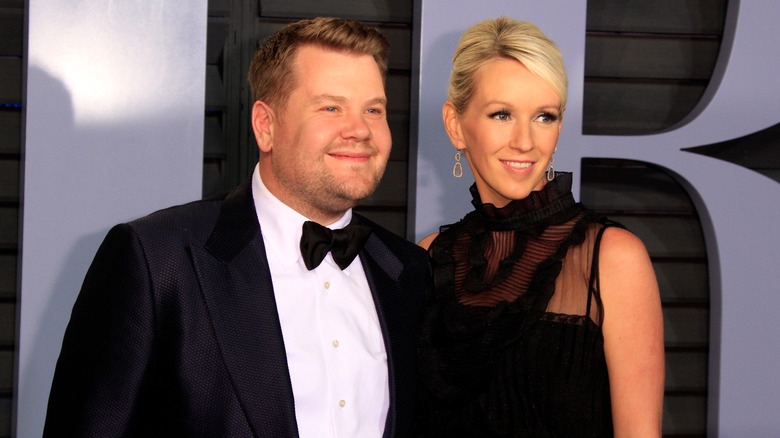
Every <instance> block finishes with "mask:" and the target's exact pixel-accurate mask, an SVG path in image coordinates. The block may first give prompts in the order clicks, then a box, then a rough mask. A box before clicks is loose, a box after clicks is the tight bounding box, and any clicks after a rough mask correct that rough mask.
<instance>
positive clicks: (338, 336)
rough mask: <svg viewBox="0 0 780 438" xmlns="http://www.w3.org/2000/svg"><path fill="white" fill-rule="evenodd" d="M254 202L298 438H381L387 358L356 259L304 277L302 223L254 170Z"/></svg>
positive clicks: (341, 223) (328, 261) (328, 262)
mask: <svg viewBox="0 0 780 438" xmlns="http://www.w3.org/2000/svg"><path fill="white" fill-rule="evenodd" d="M252 196H253V198H254V202H255V210H256V212H257V218H258V220H259V222H260V229H261V231H262V234H263V243H264V244H265V251H266V256H267V257H268V265H269V267H270V269H271V278H272V282H273V289H274V296H275V297H276V307H277V309H278V312H279V322H280V323H281V327H282V336H283V338H284V346H285V350H286V353H287V367H288V369H289V370H290V380H291V381H292V390H293V396H294V398H295V416H296V420H297V422H298V432H299V435H300V437H301V438H322V437H331V438H344V437H359V438H364V437H365V438H369V437H381V436H382V433H383V431H384V428H385V420H386V418H387V409H388V406H389V404H390V394H389V388H388V376H387V353H386V350H385V344H384V340H383V338H382V330H381V327H380V325H379V319H378V317H377V314H376V307H375V306H374V300H373V298H372V295H371V290H370V289H369V286H368V282H367V281H366V274H365V272H364V271H363V266H362V265H361V263H360V257H357V258H355V260H354V261H353V262H352V264H351V265H349V266H348V267H347V268H346V269H344V271H341V270H340V269H339V267H338V265H336V263H335V262H334V261H333V257H331V255H330V253H329V254H328V255H327V256H326V257H325V260H323V261H322V263H321V264H320V266H318V267H317V268H315V269H313V270H311V271H309V270H307V269H306V266H305V265H304V263H303V259H302V257H301V254H300V246H299V244H300V240H301V234H302V226H303V223H304V221H306V220H308V219H307V218H306V217H304V216H303V215H301V214H300V213H298V212H296V211H295V210H293V209H291V208H290V207H288V206H287V205H286V204H284V203H282V202H281V201H280V200H279V199H277V198H276V197H275V196H274V195H273V194H271V192H269V191H268V189H267V188H266V187H265V185H263V182H262V179H261V178H260V173H259V170H258V168H257V167H255V171H254V174H253V176H252ZM351 219H352V210H349V211H347V212H346V213H345V214H344V216H342V217H341V219H339V220H338V221H336V222H335V223H333V224H331V225H329V226H328V228H331V229H339V228H343V227H345V226H346V225H347V224H349V222H350V220H351ZM258 372H262V370H258Z"/></svg>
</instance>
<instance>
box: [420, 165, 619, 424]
mask: <svg viewBox="0 0 780 438" xmlns="http://www.w3.org/2000/svg"><path fill="white" fill-rule="evenodd" d="M471 193H472V196H473V197H474V200H473V201H472V202H473V204H474V206H475V207H476V210H475V211H472V212H471V213H469V214H468V215H466V217H464V218H463V219H462V220H461V221H460V222H458V223H456V224H454V225H449V226H445V227H442V230H441V233H440V234H439V235H438V237H437V238H436V239H435V240H434V241H433V243H432V244H431V246H430V249H429V251H430V254H431V257H432V259H433V269H434V292H433V294H432V296H430V297H428V300H427V304H426V308H425V311H424V320H423V326H422V327H423V328H422V332H421V333H422V334H421V339H420V347H419V366H420V379H421V385H420V387H421V393H420V399H419V423H420V428H421V429H422V431H423V432H424V434H425V436H429V437H567V438H568V437H603V436H612V415H611V408H610V397H609V380H608V376H607V367H606V362H605V359H604V348H603V338H602V334H601V328H600V327H601V321H602V317H603V308H602V304H601V299H600V296H599V290H598V246H599V241H600V239H601V232H602V231H603V230H604V229H605V228H606V227H608V226H614V225H616V224H615V223H613V222H609V221H607V220H606V219H604V218H602V217H600V216H599V215H597V214H595V213H594V212H592V211H590V210H588V209H587V208H585V207H583V206H582V204H579V203H575V202H574V198H573V196H572V194H571V174H570V173H557V175H556V178H555V180H554V181H553V182H550V183H548V184H547V185H545V187H544V188H543V189H542V190H540V191H537V192H532V193H531V195H530V196H529V197H528V198H525V199H522V200H518V201H513V202H511V203H510V204H509V205H507V206H506V207H503V208H500V209H499V208H495V207H494V206H493V205H492V204H482V203H481V201H480V198H479V194H478V193H477V190H476V188H475V187H474V186H472V188H471Z"/></svg>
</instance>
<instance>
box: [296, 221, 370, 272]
mask: <svg viewBox="0 0 780 438" xmlns="http://www.w3.org/2000/svg"><path fill="white" fill-rule="evenodd" d="M370 234H371V228H369V227H366V226H363V225H358V224H352V223H351V224H349V225H347V226H346V227H344V228H342V229H340V230H331V229H329V228H325V227H323V226H322V225H320V224H318V223H316V222H312V221H306V222H304V223H303V235H301V255H302V256H303V263H304V264H306V269H308V270H310V271H311V270H312V269H314V268H316V267H317V266H319V265H320V263H322V260H323V259H324V258H325V256H326V255H328V252H329V251H330V253H331V255H332V256H333V260H334V261H335V262H336V264H337V265H339V268H341V270H344V269H345V268H346V267H347V266H349V265H350V263H352V260H355V257H357V255H358V253H359V252H360V250H361V249H363V245H365V244H366V240H368V236H369V235H370Z"/></svg>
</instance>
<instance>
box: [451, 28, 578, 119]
mask: <svg viewBox="0 0 780 438" xmlns="http://www.w3.org/2000/svg"><path fill="white" fill-rule="evenodd" d="M502 57H503V58H510V59H515V60H517V61H519V62H520V63H521V64H523V65H524V66H525V68H527V69H528V70H530V71H531V72H533V73H535V74H536V75H538V76H539V77H541V78H542V79H543V80H545V81H546V82H547V83H548V84H550V86H551V87H552V89H553V90H555V92H556V93H557V94H558V97H560V98H561V108H563V107H565V106H566V89H567V87H568V85H569V80H568V78H567V77H566V69H565V68H564V66H563V57H562V56H561V52H560V50H558V46H556V45H555V43H554V42H553V41H552V40H550V39H549V38H547V36H546V35H545V34H544V33H543V32H542V31H541V30H539V28H538V27H536V25H534V24H531V23H528V22H526V21H517V20H513V19H511V18H508V17H499V18H495V19H490V20H485V21H481V22H479V23H477V24H475V25H473V26H471V27H469V28H468V29H467V30H466V32H465V33H464V34H463V36H461V37H460V41H459V42H458V48H457V49H456V50H455V55H453V57H452V64H453V67H452V74H451V75H450V88H449V90H447V96H448V98H449V100H450V102H452V105H453V107H454V108H455V111H456V112H457V113H458V114H462V113H463V111H465V110H466V106H468V104H469V101H470V100H471V97H472V96H473V95H474V91H475V80H476V76H477V72H478V71H479V69H480V68H481V67H482V66H484V65H485V64H487V63H489V62H490V61H492V60H494V59H496V58H502Z"/></svg>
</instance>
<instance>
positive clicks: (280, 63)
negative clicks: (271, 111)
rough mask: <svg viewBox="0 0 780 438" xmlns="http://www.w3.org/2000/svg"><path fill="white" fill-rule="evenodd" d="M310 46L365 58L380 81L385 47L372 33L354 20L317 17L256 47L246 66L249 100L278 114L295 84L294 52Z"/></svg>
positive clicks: (377, 34) (285, 29)
mask: <svg viewBox="0 0 780 438" xmlns="http://www.w3.org/2000/svg"><path fill="white" fill-rule="evenodd" d="M305 45H312V46H317V47H321V48H323V49H326V50H334V51H337V52H347V53H352V54H356V55H369V56H372V57H373V58H374V61H376V65H377V67H378V68H379V73H380V74H381V75H382V79H383V80H384V78H385V75H386V73H387V52H388V50H389V47H390V46H389V44H388V42H387V40H386V39H385V37H384V36H383V35H382V34H381V33H380V32H379V31H378V30H376V29H373V28H370V27H368V26H366V25H364V24H363V23H360V22H358V21H355V20H347V19H342V18H332V17H317V18H312V19H306V20H301V21H297V22H295V23H290V24H288V25H286V26H284V27H283V28H281V29H279V30H278V31H277V32H276V33H274V34H273V35H271V37H270V38H268V40H267V41H266V42H265V43H263V44H262V45H260V47H258V49H257V52H255V57H254V59H253V60H252V64H251V65H250V66H249V75H248V80H249V86H250V88H251V90H252V100H253V101H258V100H261V101H263V102H266V103H267V104H268V105H270V106H271V107H272V108H275V109H276V110H281V109H282V108H284V106H285V104H286V103H287V98H288V97H289V95H290V91H291V90H293V89H294V88H295V87H296V86H297V84H296V81H297V78H296V77H295V75H294V74H293V62H294V60H295V54H296V51H297V49H298V48H300V47H302V46H305Z"/></svg>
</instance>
